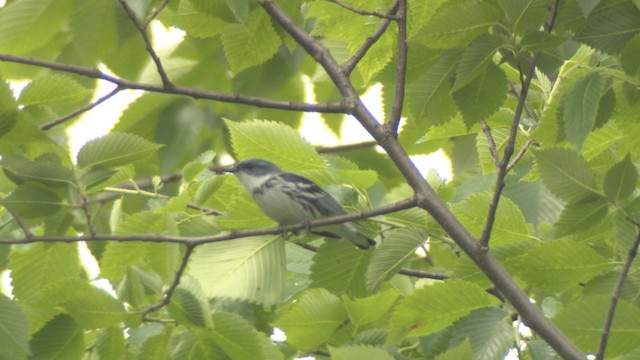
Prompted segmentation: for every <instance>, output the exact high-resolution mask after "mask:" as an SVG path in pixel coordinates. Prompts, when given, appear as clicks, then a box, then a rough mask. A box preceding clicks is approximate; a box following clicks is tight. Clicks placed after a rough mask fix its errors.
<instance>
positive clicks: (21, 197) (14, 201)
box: [2, 182, 62, 219]
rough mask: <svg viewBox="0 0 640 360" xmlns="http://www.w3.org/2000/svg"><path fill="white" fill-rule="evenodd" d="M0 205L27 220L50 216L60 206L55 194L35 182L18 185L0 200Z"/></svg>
mask: <svg viewBox="0 0 640 360" xmlns="http://www.w3.org/2000/svg"><path fill="white" fill-rule="evenodd" d="M2 204H3V205H4V206H6V207H8V208H9V209H11V210H12V211H15V212H16V213H17V214H18V215H20V216H22V217H25V218H29V219H31V218H38V217H42V216H47V215H51V214H53V213H55V212H56V211H58V210H60V207H61V206H62V203H61V202H60V199H59V198H58V195H57V194H56V193H54V192H53V191H51V190H50V189H49V188H48V187H46V186H44V185H42V184H38V183H35V182H27V183H24V184H22V185H19V186H18V187H17V188H15V189H14V190H13V192H11V194H9V196H7V198H6V199H4V200H2Z"/></svg>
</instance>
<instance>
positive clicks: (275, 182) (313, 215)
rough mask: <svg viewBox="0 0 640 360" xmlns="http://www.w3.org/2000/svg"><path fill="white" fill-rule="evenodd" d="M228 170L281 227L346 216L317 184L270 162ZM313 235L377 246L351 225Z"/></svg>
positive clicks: (246, 162)
mask: <svg viewBox="0 0 640 360" xmlns="http://www.w3.org/2000/svg"><path fill="white" fill-rule="evenodd" d="M224 171H225V172H229V173H232V174H233V175H235V176H236V177H237V178H238V180H239V181H240V183H241V184H242V185H243V186H244V188H245V189H246V190H247V191H248V192H249V193H250V194H251V196H252V197H253V199H254V200H255V202H256V204H258V206H259V207H260V209H262V211H263V212H264V213H265V214H266V215H267V216H268V217H270V218H271V219H273V220H275V221H277V222H278V223H279V224H280V225H281V226H285V225H293V224H301V223H304V222H308V221H311V220H314V219H319V218H323V217H329V216H335V215H343V214H346V211H344V209H343V208H342V206H341V205H340V204H339V203H338V201H337V200H336V199H335V198H334V197H333V196H331V195H330V194H329V193H327V192H326V191H324V190H322V189H321V188H320V187H319V186H318V185H316V184H315V183H314V182H313V181H311V180H309V179H306V178H304V177H302V176H299V175H296V174H293V173H288V172H284V171H282V169H280V168H279V167H278V166H277V165H275V164H273V163H271V162H269V161H266V160H262V159H247V160H243V161H240V162H239V163H237V164H236V165H235V166H233V167H230V168H227V169H225V170H224ZM312 233H316V234H318V235H322V236H326V237H332V238H345V239H348V240H349V241H351V242H352V243H353V244H354V245H356V246H357V247H359V248H361V249H368V248H369V246H373V245H375V244H376V242H375V241H373V240H372V239H370V238H368V237H366V236H364V235H362V234H361V233H360V232H359V231H358V230H356V228H355V227H353V225H351V224H348V223H343V224H336V225H328V226H322V227H319V228H317V230H315V231H312Z"/></svg>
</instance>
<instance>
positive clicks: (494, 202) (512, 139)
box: [480, 0, 560, 247]
mask: <svg viewBox="0 0 640 360" xmlns="http://www.w3.org/2000/svg"><path fill="white" fill-rule="evenodd" d="M559 2H560V0H555V1H554V2H553V4H552V5H551V8H550V10H549V16H548V17H547V20H546V21H545V23H544V29H545V31H547V32H549V33H550V32H551V29H552V28H553V23H554V22H555V19H556V16H557V15H558V4H559ZM540 54H541V53H540V52H537V53H535V54H534V55H533V58H532V59H531V61H530V62H529V71H528V72H527V75H526V76H524V74H523V73H522V71H520V80H521V82H522V84H521V88H520V96H519V97H518V104H517V106H516V109H515V112H514V114H513V121H512V124H511V131H510V132H509V138H508V139H507V145H506V146H505V148H504V153H503V156H502V160H501V161H500V165H499V166H498V175H497V178H496V185H495V189H494V192H493V198H492V199H491V203H490V204H489V211H488V213H487V220H486V222H485V224H484V227H483V228H482V235H481V236H480V244H481V246H483V247H487V246H488V245H489V239H490V238H491V230H492V228H493V223H494V222H495V218H496V211H497V210H498V204H499V202H500V197H501V195H502V190H503V189H504V181H505V177H506V176H507V173H508V166H509V163H510V161H511V156H512V155H513V152H514V150H515V143H516V137H517V136H518V127H519V126H520V119H521V118H522V111H523V109H524V106H525V104H526V101H527V94H528V93H529V87H530V86H531V80H532V79H533V76H534V74H535V69H536V64H537V63H538V59H539V58H540Z"/></svg>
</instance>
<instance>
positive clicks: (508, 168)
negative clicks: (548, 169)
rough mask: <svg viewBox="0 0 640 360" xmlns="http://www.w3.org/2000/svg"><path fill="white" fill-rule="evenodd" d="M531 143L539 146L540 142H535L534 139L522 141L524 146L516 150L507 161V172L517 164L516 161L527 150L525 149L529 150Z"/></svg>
mask: <svg viewBox="0 0 640 360" xmlns="http://www.w3.org/2000/svg"><path fill="white" fill-rule="evenodd" d="M532 145H533V146H538V147H539V146H540V143H539V142H537V141H536V140H527V142H525V143H524V146H522V149H520V151H518V153H517V154H516V156H514V157H513V159H512V160H511V162H510V163H509V166H507V172H509V171H511V169H513V168H514V167H515V166H516V164H518V161H520V159H522V157H523V156H524V154H525V153H526V152H527V150H529V148H530V147H531V146H532Z"/></svg>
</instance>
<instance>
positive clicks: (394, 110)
mask: <svg viewBox="0 0 640 360" xmlns="http://www.w3.org/2000/svg"><path fill="white" fill-rule="evenodd" d="M397 4H398V20H397V23H398V40H397V41H398V64H397V65H396V90H395V95H394V98H393V104H392V105H391V114H390V115H389V119H388V121H387V124H386V126H387V130H388V131H390V132H391V133H393V134H398V127H399V126H400V119H401V118H402V106H403V104H404V92H405V83H406V78H407V53H408V51H409V47H408V45H407V1H406V0H398V2H397Z"/></svg>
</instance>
